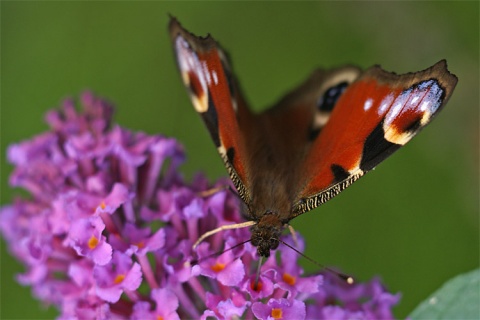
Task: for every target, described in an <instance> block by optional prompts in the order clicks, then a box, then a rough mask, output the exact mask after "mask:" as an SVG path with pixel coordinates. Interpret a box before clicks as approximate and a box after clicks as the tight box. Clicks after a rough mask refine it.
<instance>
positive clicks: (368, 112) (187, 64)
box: [170, 19, 457, 257]
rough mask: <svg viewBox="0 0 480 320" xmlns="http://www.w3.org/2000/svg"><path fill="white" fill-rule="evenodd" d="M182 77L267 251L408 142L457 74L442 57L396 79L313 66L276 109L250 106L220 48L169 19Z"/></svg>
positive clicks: (374, 70)
mask: <svg viewBox="0 0 480 320" xmlns="http://www.w3.org/2000/svg"><path fill="white" fill-rule="evenodd" d="M170 34H171V38H172V42H173V46H174V49H175V54H176V58H177V64H178V67H179V70H180V73H181V75H182V80H183V82H184V84H185V86H186V88H187V90H188V92H189V94H190V98H191V100H192V103H193V106H194V108H195V110H196V111H197V112H198V113H199V114H200V115H201V117H202V119H203V121H204V122H205V125H206V126H207V129H208V130H209V132H210V135H211V137H212V140H213V141H214V143H215V146H216V148H217V150H218V152H219V154H220V156H221V157H222V159H223V162H224V164H225V166H226V168H227V170H228V172H229V174H230V177H231V179H232V182H233V184H234V185H235V187H236V189H237V192H238V194H239V196H240V197H241V199H242V200H243V201H244V203H245V204H246V206H247V211H248V212H247V215H248V218H249V219H250V220H251V221H253V222H254V224H253V226H252V229H251V231H252V238H251V242H252V244H253V245H255V246H257V251H258V254H259V255H260V256H263V257H268V256H269V255H270V250H273V249H275V248H276V247H277V246H278V244H279V237H280V234H281V232H282V230H283V228H284V227H285V226H286V225H288V223H289V221H290V220H291V219H293V218H295V217H297V216H298V215H300V214H303V213H305V212H307V211H309V210H312V209H313V208H316V207H318V206H319V205H321V204H323V203H325V202H326V201H328V200H330V199H331V198H333V197H334V196H335V195H337V194H338V193H340V192H341V191H342V190H344V189H345V188H347V187H348V186H350V185H351V184H352V183H353V182H355V181H356V180H358V179H359V178H360V177H361V176H363V175H364V174H365V173H366V172H368V171H370V170H371V169H373V168H374V167H375V166H376V165H377V164H378V163H380V162H381V161H383V160H384V159H385V158H387V157H388V156H389V155H390V154H392V153H393V152H394V151H396V150H397V149H399V148H400V147H401V146H403V145H404V144H406V143H407V142H408V141H409V140H410V139H411V138H412V137H413V136H414V135H415V134H417V133H418V132H419V131H420V130H421V129H422V128H423V127H424V126H425V125H427V124H428V123H429V122H430V120H431V119H432V118H433V117H434V116H435V115H436V114H437V113H438V111H440V109H441V108H442V106H443V105H444V104H445V102H446V101H447V100H448V98H449V97H450V95H451V93H452V91H453V89H454V87H455V85H456V82H457V78H456V77H455V76H454V75H452V74H451V73H449V72H448V70H447V68H446V62H445V61H444V60H442V61H440V62H438V63H437V64H435V65H434V66H432V67H430V68H428V69H426V70H424V71H420V72H416V73H408V74H404V75H396V74H393V73H389V72H386V71H383V70H382V69H381V68H380V67H378V66H374V67H371V68H369V69H367V70H365V71H362V70H361V69H359V68H357V67H354V66H346V67H340V68H337V69H332V70H321V69H319V70H316V71H315V72H313V73H312V74H311V76H310V77H309V78H308V79H307V80H306V81H305V82H304V83H303V84H301V85H300V86H299V87H298V88H296V89H295V90H293V91H292V92H291V93H289V94H287V95H286V96H285V97H283V98H282V99H281V100H280V101H279V102H278V103H277V104H275V105H274V106H273V107H271V108H269V109H267V110H266V111H264V112H262V113H259V114H255V113H253V112H252V111H251V110H250V109H249V108H248V106H247V104H246V102H245V99H244V98H243V95H242V94H241V90H240V87H239V84H238V82H237V80H236V78H235V77H234V75H233V72H232V69H231V66H230V62H229V60H228V58H227V55H226V53H225V52H224V51H223V50H222V49H221V47H220V46H219V45H218V44H217V42H216V41H215V40H214V39H213V38H212V37H210V36H208V37H206V38H202V37H197V36H195V35H193V34H191V33H189V32H188V31H186V30H185V29H183V27H182V26H181V25H180V24H179V23H178V21H177V20H176V19H172V20H171V22H170Z"/></svg>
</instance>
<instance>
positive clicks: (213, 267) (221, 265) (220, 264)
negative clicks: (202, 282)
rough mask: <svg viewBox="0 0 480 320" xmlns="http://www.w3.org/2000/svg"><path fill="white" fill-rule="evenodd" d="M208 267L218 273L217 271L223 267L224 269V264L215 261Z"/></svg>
mask: <svg viewBox="0 0 480 320" xmlns="http://www.w3.org/2000/svg"><path fill="white" fill-rule="evenodd" d="M210 269H212V271H213V272H217V273H218V272H220V271H222V270H223V269H225V264H224V263H220V262H217V263H215V264H214V265H213V266H211V267H210Z"/></svg>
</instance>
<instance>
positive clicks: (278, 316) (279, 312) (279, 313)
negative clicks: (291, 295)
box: [270, 308, 283, 319]
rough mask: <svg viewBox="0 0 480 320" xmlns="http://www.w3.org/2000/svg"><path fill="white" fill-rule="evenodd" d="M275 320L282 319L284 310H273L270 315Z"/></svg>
mask: <svg viewBox="0 0 480 320" xmlns="http://www.w3.org/2000/svg"><path fill="white" fill-rule="evenodd" d="M270 315H271V316H272V318H273V319H282V316H283V314H282V309H279V308H273V309H272V313H270Z"/></svg>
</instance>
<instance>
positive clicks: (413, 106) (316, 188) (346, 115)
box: [291, 60, 457, 218]
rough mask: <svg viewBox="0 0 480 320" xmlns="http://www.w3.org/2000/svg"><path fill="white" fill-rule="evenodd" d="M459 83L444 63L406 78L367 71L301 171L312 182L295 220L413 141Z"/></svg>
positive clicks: (339, 105) (344, 97) (343, 100)
mask: <svg viewBox="0 0 480 320" xmlns="http://www.w3.org/2000/svg"><path fill="white" fill-rule="evenodd" d="M456 82H457V78H456V77H455V76H454V75H452V74H450V73H449V72H448V70H447V66H446V62H445V61H444V60H442V61H440V62H438V63H437V64H435V65H434V66H432V67H431V68H429V69H426V70H424V71H421V72H417V73H409V74H405V75H396V74H393V73H388V72H386V71H384V70H382V69H381V68H380V67H378V66H375V67H372V68H370V69H368V70H366V71H365V72H364V73H363V74H362V75H361V76H360V77H359V78H358V80H357V81H355V82H354V83H352V84H351V85H350V86H349V87H348V88H347V89H346V90H345V92H344V93H343V94H342V96H341V97H340V98H339V99H338V101H337V103H336V105H335V107H334V109H333V111H332V114H331V116H330V119H329V121H328V123H327V124H326V125H325V127H324V128H323V130H322V132H321V134H320V135H319V136H318V137H317V139H316V140H315V142H314V143H313V144H312V146H311V149H310V151H309V152H308V155H307V156H306V158H305V161H304V163H303V164H302V166H301V167H302V171H303V175H304V177H305V181H308V182H307V183H306V184H305V187H304V188H303V190H302V191H301V192H300V193H299V195H298V198H297V201H296V204H295V205H294V209H293V210H292V214H291V218H293V217H295V216H297V215H299V214H301V213H303V212H306V211H308V210H311V209H313V208H315V207H317V206H318V205H320V204H322V203H324V202H326V201H328V200H329V199H331V198H332V197H333V196H335V195H336V194H338V193H339V192H341V191H342V190H343V189H345V188H346V187H348V186H349V185H350V184H351V183H353V182H354V181H356V180H357V179H358V178H360V177H361V176H362V175H363V174H365V173H366V172H368V171H369V170H371V169H373V168H374V167H375V166H376V165H378V164H379V163H380V162H381V161H383V160H385V159H386V158H387V157H388V156H389V155H391V154H392V153H393V152H395V151H396V150H398V149H399V148H400V147H401V146H403V145H405V144H406V143H407V142H408V141H410V139H411V138H412V137H413V136H415V135H416V134H417V133H418V132H419V131H420V130H421V129H422V128H424V127H425V126H426V125H427V124H428V123H429V122H430V121H431V119H432V118H433V117H434V116H435V115H436V114H437V113H438V112H439V111H440V110H441V108H442V106H443V105H444V104H445V103H446V101H447V100H448V99H449V97H450V95H451V93H452V91H453V89H454V87H455V85H456ZM308 177H310V178H308Z"/></svg>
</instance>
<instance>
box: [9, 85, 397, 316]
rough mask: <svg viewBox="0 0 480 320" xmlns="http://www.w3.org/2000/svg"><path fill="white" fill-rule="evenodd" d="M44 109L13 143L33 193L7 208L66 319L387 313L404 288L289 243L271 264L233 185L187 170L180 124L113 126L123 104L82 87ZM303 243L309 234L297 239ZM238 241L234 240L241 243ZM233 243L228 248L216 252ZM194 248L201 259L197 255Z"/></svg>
mask: <svg viewBox="0 0 480 320" xmlns="http://www.w3.org/2000/svg"><path fill="white" fill-rule="evenodd" d="M81 104H82V106H83V110H82V111H81V112H77V111H76V110H75V107H74V103H73V101H72V100H66V101H65V102H64V103H63V106H62V109H61V111H51V112H49V113H48V114H47V117H46V120H47V122H48V124H49V125H50V127H51V130H50V131H48V132H46V133H44V134H41V135H39V136H36V137H35V138H33V139H32V140H28V141H24V142H22V143H19V144H16V145H13V146H11V147H10V148H9V149H8V159H9V161H10V162H11V163H12V164H14V166H15V169H14V171H13V174H12V175H11V177H10V183H11V185H12V186H15V187H21V188H23V189H25V190H26V191H27V192H28V193H29V194H30V197H28V198H18V199H16V200H15V201H14V202H13V204H11V205H7V206H4V207H3V208H1V211H0V231H1V233H2V236H3V237H4V238H5V239H6V240H7V243H8V247H9V249H10V251H11V253H12V254H13V255H14V256H16V257H17V258H18V259H19V260H20V261H21V262H22V263H23V264H24V265H25V268H26V271H25V272H24V273H23V274H20V275H19V276H18V281H19V282H20V283H21V284H22V285H28V286H31V287H32V289H33V293H34V295H35V296H36V297H37V298H38V299H39V300H41V301H43V302H46V303H50V304H53V305H55V306H56V307H57V308H58V310H59V312H60V316H59V318H60V319H93V318H96V319H112V318H114V319H129V318H131V319H180V318H182V319H187V318H188V319H190V318H194V319H207V318H209V319H211V318H216V319H232V318H244V319H254V318H258V319H313V318H315V319H352V318H355V319H363V318H364V319H380V318H381V319H388V318H393V315H392V312H391V309H392V306H393V305H395V304H396V303H397V302H398V300H399V298H400V297H399V295H398V294H397V295H392V294H390V293H388V292H387V291H386V290H385V289H384V288H383V287H382V285H381V283H380V282H379V281H378V280H373V281H371V282H370V283H366V284H354V285H348V284H346V283H345V282H343V281H342V280H340V279H338V278H337V277H336V276H335V275H332V274H330V273H324V274H317V275H312V276H303V275H302V274H303V271H302V269H301V268H300V267H299V265H298V263H297V260H298V254H297V253H295V252H294V251H293V250H291V249H289V248H288V247H286V246H282V245H281V246H280V247H279V249H278V250H277V253H276V254H273V255H272V256H271V257H270V258H269V259H267V261H266V262H265V263H264V264H263V265H262V267H261V273H260V277H259V282H258V285H257V286H255V285H254V283H255V273H256V268H257V263H258V257H257V253H256V249H255V248H254V247H253V246H252V245H251V244H250V243H249V242H246V243H244V244H243V245H240V246H237V245H238V244H239V243H242V242H244V241H247V240H248V239H249V237H250V232H249V231H248V230H247V229H234V230H226V231H224V232H220V233H217V234H215V235H213V236H212V237H210V238H208V239H207V240H206V241H204V242H203V243H201V244H200V245H199V246H198V248H197V249H196V250H195V251H194V250H192V244H193V243H194V242H195V241H196V240H197V239H198V237H199V236H201V235H202V234H203V233H204V232H207V231H209V230H212V229H214V228H217V227H219V226H221V225H225V224H231V223H238V222H241V221H242V215H241V210H240V208H241V204H240V203H239V201H238V199H237V197H236V196H235V195H233V194H232V193H231V192H229V191H218V192H216V193H214V194H213V195H210V196H204V195H202V194H201V192H202V191H205V190H210V189H211V188H214V187H221V186H225V185H226V184H227V183H228V181H226V180H221V181H218V182H217V183H216V184H214V185H210V184H209V183H208V181H207V180H206V179H205V178H204V177H203V176H201V175H198V176H196V177H195V178H194V179H193V181H192V182H191V183H186V182H184V181H183V179H182V177H181V175H180V174H179V173H178V170H177V169H178V166H179V165H180V164H181V163H182V162H183V159H184V154H183V150H182V147H181V146H180V145H179V144H178V143H177V142H176V141H175V140H174V139H171V138H166V137H163V136H160V135H154V136H149V135H146V134H144V133H134V132H131V131H128V130H126V129H124V128H121V127H120V126H113V127H111V117H112V113H113V108H112V107H111V106H110V105H109V104H108V103H106V102H105V101H103V100H101V99H98V98H96V97H94V96H93V95H92V94H91V93H88V92H87V93H84V94H83V95H82V97H81ZM283 241H285V242H287V243H290V244H291V245H296V246H297V248H298V249H299V250H303V246H304V243H303V240H302V239H301V238H299V240H298V242H297V243H296V244H294V242H293V241H292V239H291V237H290V236H285V237H284V238H283ZM232 247H234V248H232ZM228 248H232V249H231V250H229V251H226V252H224V253H223V254H220V255H214V253H216V252H218V251H220V250H224V249H228ZM193 261H198V263H194V262H193Z"/></svg>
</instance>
